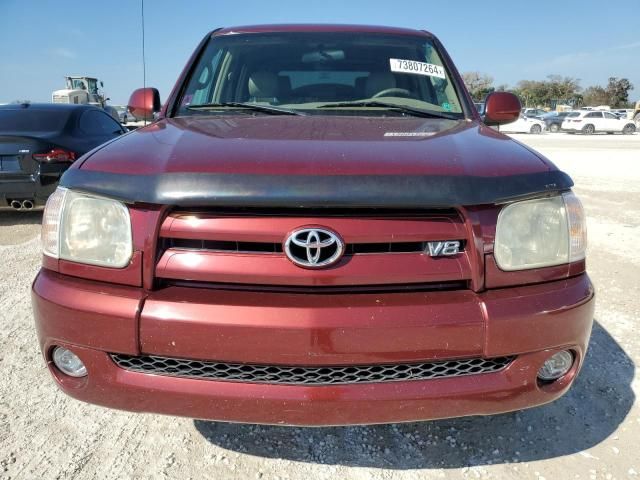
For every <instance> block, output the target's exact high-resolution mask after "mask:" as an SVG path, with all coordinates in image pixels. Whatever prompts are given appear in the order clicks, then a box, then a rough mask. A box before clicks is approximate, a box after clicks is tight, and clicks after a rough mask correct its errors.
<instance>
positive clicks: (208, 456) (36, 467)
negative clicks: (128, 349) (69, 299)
mask: <svg viewBox="0 0 640 480" xmlns="http://www.w3.org/2000/svg"><path fill="white" fill-rule="evenodd" d="M514 137H515V138H517V139H518V140H520V141H522V142H524V143H526V144H528V145H530V146H532V147H533V148H536V149H538V150H539V151H541V152H542V153H544V154H545V155H547V156H548V157H549V158H551V159H552V160H553V161H554V162H555V163H556V164H557V165H558V166H559V167H560V168H561V169H563V170H565V171H566V172H568V173H569V174H570V175H571V176H572V177H573V179H574V181H575V182H576V187H575V190H576V192H577V193H578V194H579V195H580V197H581V199H582V201H583V203H584V206H585V209H586V211H587V215H588V221H589V224H588V226H589V252H588V270H589V272H590V275H591V277H592V279H593V281H594V283H595V285H596V289H597V307H596V323H595V326H594V330H593V335H592V339H591V345H590V350H589V354H588V359H587V363H586V365H585V368H584V369H583V371H582V373H581V375H580V377H579V379H578V380H577V382H576V384H575V385H574V387H573V388H572V390H570V392H569V393H568V394H567V395H566V396H564V397H563V398H561V399H560V400H558V401H557V402H555V403H552V404H549V405H546V406H543V407H539V408H535V409H531V410H527V411H521V412H514V413H511V414H505V415H500V416H495V417H470V418H463V419H451V420H441V421H435V422H425V423H412V424H401V425H383V426H368V427H349V428H319V429H303V428H290V427H265V426H254V425H234V424H222V423H218V424H217V423H211V422H205V421H199V420H191V419H186V418H174V417H163V416H157V415H138V414H130V413H127V412H119V411H113V410H107V409H104V408H100V407H94V406H92V405H87V404H84V403H80V402H78V401H75V400H73V399H71V398H69V397H67V396H65V395H63V394H62V393H61V392H59V391H58V390H57V388H56V386H55V385H54V383H53V381H52V379H51V378H50V376H49V374H48V373H47V371H46V369H45V366H44V364H43V361H42V358H41V356H40V352H39V349H38V344H37V341H36V335H35V331H34V326H33V321H32V318H31V306H30V299H29V286H30V282H31V281H32V280H33V278H34V276H35V274H36V272H37V270H38V267H39V263H40V252H39V248H40V247H39V237H38V235H39V222H40V220H41V213H38V212H13V211H9V210H7V211H2V212H0V258H1V259H2V260H1V261H2V265H3V268H2V272H3V275H2V277H1V278H0V318H1V327H2V332H3V335H2V336H1V337H0V342H1V346H0V368H1V371H2V382H1V383H0V462H1V466H0V477H1V478H194V479H196V478H216V479H218V478H219V479H226V478H265V479H275V478H279V479H298V478H304V479H322V478H357V479H387V478H421V479H422V478H445V477H446V478H501V479H508V478H532V479H535V478H538V479H541V478H547V479H554V478H564V479H569V478H583V479H600V478H602V479H615V478H617V479H622V478H635V477H640V455H638V451H637V445H638V437H639V436H640V408H639V407H638V405H637V402H636V396H637V394H638V392H639V390H640V382H638V380H637V376H636V367H635V365H636V363H637V362H638V361H640V341H638V337H637V332H638V329H637V324H636V322H637V320H638V317H639V316H640V281H639V278H640V275H639V274H638V269H639V268H640V250H639V249H638V248H637V245H638V243H639V242H640V135H637V134H636V135H631V136H621V135H615V136H614V135H610V136H609V135H595V136H590V137H586V136H574V135H565V134H558V135H552V134H548V135H538V136H535V135H516V136H514Z"/></svg>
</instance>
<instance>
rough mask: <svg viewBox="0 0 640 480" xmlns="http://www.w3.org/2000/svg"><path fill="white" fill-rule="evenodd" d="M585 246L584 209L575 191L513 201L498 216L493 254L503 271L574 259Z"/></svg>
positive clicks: (551, 264)
mask: <svg viewBox="0 0 640 480" xmlns="http://www.w3.org/2000/svg"><path fill="white" fill-rule="evenodd" d="M586 247H587V228H586V221H585V216H584V211H583V209H582V204H581V203H580V200H578V198H577V197H576V196H575V195H574V194H573V193H570V192H569V193H565V194H563V195H560V196H557V197H551V198H541V199H537V200H528V201H524V202H517V203H512V204H511V205H507V206H506V207H504V208H503V209H502V211H501V212H500V215H499V216H498V225H497V227H496V238H495V246H494V255H495V259H496V262H497V264H498V266H499V267H500V268H501V269H502V270H507V271H509V270H525V269H529V268H541V267H549V266H553V265H561V264H563V263H569V262H575V261H578V260H582V259H583V258H584V256H585V250H586Z"/></svg>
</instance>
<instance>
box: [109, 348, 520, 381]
mask: <svg viewBox="0 0 640 480" xmlns="http://www.w3.org/2000/svg"><path fill="white" fill-rule="evenodd" d="M111 358H112V359H113V361H114V362H115V363H116V364H117V365H118V366H119V367H121V368H123V369H125V370H130V371H133V372H139V373H151V374H156V375H165V376H171V377H182V378H196V379H202V380H218V381H229V382H245V383H271V384H287V385H344V384H352V383H380V382H399V381H409V380H429V379H434V378H447V377H460V376H464V375H476V374H481V373H491V372H497V371H499V370H502V369H504V368H506V367H507V365H509V364H510V363H511V362H512V361H513V359H514V357H497V358H469V359H464V360H447V361H437V362H427V363H406V364H388V365H360V366H355V365H353V366H352V365H347V366H327V367H322V366H320V367H300V366H282V365H253V364H243V363H222V362H212V361H201V360H188V359H182V358H169V357H158V356H150V355H149V356H132V355H122V354H112V355H111Z"/></svg>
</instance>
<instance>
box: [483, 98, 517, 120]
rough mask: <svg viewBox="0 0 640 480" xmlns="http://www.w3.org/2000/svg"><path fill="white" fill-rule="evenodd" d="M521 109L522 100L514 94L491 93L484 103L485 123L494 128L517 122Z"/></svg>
mask: <svg viewBox="0 0 640 480" xmlns="http://www.w3.org/2000/svg"><path fill="white" fill-rule="evenodd" d="M521 108H522V105H520V100H519V99H518V97H516V96H515V95H514V94H513V93H509V92H493V93H490V94H489V96H488V97H487V99H486V100H485V103H484V123H485V124H487V125H489V126H494V125H503V124H505V123H511V122H515V121H516V120H517V119H518V118H519V117H520V109H521Z"/></svg>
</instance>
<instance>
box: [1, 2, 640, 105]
mask: <svg viewBox="0 0 640 480" xmlns="http://www.w3.org/2000/svg"><path fill="white" fill-rule="evenodd" d="M141 1H142V0H102V1H100V0H99V1H81V2H72V1H71V2H69V1H57V0H55V1H51V0H0V103H2V102H11V101H15V100H18V99H20V100H31V101H33V102H39V101H44V102H49V101H51V92H52V91H53V90H56V89H61V88H64V78H63V77H64V76H65V75H85V76H95V77H98V78H99V79H100V80H102V81H103V82H104V90H105V92H106V94H107V96H108V97H110V98H111V103H112V104H116V105H118V104H126V102H127V100H128V98H129V95H130V93H131V92H132V91H133V90H134V89H135V88H138V87H141V86H142V83H143V75H142V29H141ZM257 23H355V24H373V25H390V26H400V27H409V28H419V29H425V30H429V31H431V32H432V33H434V34H435V35H436V36H438V38H439V39H440V40H441V41H442V43H443V44H444V46H445V48H446V49H447V50H448V52H449V54H450V55H451V57H452V58H453V61H454V63H455V64H456V66H457V67H458V70H459V71H461V72H465V71H480V72H483V73H487V74H490V75H491V76H493V77H494V79H495V84H496V85H499V84H508V85H515V84H516V83H517V82H518V81H519V80H522V79H532V80H542V79H545V78H546V76H547V75H551V74H559V75H566V76H572V77H577V78H579V79H581V82H580V83H581V86H582V87H587V86H590V85H594V84H600V85H606V83H607V79H608V78H609V77H611V76H615V77H626V78H628V79H629V80H630V81H631V82H632V83H633V84H634V85H635V86H636V89H635V90H633V91H632V92H631V95H630V98H631V99H633V100H639V99H640V36H638V26H639V25H640V0H632V1H631V2H622V3H620V2H603V1H602V0H581V1H579V0H564V1H557V0H538V1H536V2H523V1H515V0H510V1H502V0H493V1H492V0H484V1H482V2H480V1H477V0H475V1H473V0H456V1H447V0H438V1H432V0H393V1H388V0H386V1H380V0H365V1H362V0H348V1H347V0H322V1H314V2H311V1H309V0H295V1H292V0H271V1H269V0H244V1H241V2H240V1H229V0H225V1H218V0H174V1H171V0H145V34H146V35H145V44H146V64H147V86H155V87H157V88H158V89H159V90H160V94H161V98H162V99H163V100H164V99H165V98H166V97H167V95H168V94H169V92H170V90H171V88H172V87H173V84H174V83H175V81H176V79H177V77H178V75H179V73H180V72H181V70H182V68H183V67H184V65H185V63H186V62H187V60H188V58H189V56H190V55H191V53H192V52H193V50H194V49H195V48H196V46H197V45H198V43H199V42H200V40H201V39H202V38H203V37H204V36H205V35H206V34H207V33H208V32H209V31H211V30H213V29H215V28H217V27H221V26H234V25H251V24H257Z"/></svg>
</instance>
